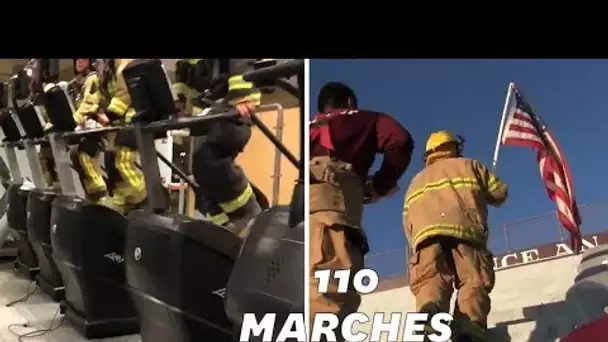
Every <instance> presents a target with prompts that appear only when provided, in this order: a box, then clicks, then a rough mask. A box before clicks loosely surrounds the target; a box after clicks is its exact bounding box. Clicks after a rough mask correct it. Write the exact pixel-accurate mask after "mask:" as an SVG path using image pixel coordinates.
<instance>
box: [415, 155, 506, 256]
mask: <svg viewBox="0 0 608 342" xmlns="http://www.w3.org/2000/svg"><path fill="white" fill-rule="evenodd" d="M496 182H500V181H499V180H498V179H497V178H496V177H495V176H493V175H491V174H490V173H489V172H488V171H487V168H486V167H485V166H483V165H482V164H481V163H479V162H477V161H475V160H472V159H468V158H446V159H441V160H437V161H436V162H434V163H433V164H431V165H428V166H427V167H426V168H424V169H423V170H422V171H421V172H420V173H418V174H417V175H416V176H415V177H414V179H413V180H412V182H411V184H410V188H409V189H408V192H407V194H406V198H405V203H404V215H405V216H406V222H407V223H406V225H407V226H406V233H407V234H408V237H409V238H410V241H411V243H412V245H413V246H417V245H418V244H419V243H420V242H422V241H424V240H425V239H427V238H429V237H432V236H437V235H442V236H452V237H456V238H460V239H464V240H468V241H471V242H473V243H476V244H482V245H485V243H486V232H487V215H488V209H487V205H488V204H490V203H489V201H488V199H489V198H492V197H493V196H491V192H492V191H490V190H494V189H493V188H494V187H496V185H495V184H496ZM500 184H502V183H500ZM490 202H492V203H494V202H495V200H492V201H490Z"/></svg>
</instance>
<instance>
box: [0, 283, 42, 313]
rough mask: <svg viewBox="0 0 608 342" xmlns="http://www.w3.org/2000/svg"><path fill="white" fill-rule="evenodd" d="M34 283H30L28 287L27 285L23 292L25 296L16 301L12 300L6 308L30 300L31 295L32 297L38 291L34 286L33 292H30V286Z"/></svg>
mask: <svg viewBox="0 0 608 342" xmlns="http://www.w3.org/2000/svg"><path fill="white" fill-rule="evenodd" d="M35 283H36V282H35V281H31V282H30V283H29V284H28V285H27V289H26V290H25V295H24V296H23V297H21V298H19V299H17V300H14V301H12V302H10V303H8V304H6V306H7V307H10V306H13V305H15V304H17V303H25V302H27V300H28V299H30V297H31V296H32V295H34V294H35V293H36V292H37V291H38V287H37V286H36V287H35V288H34V290H33V291H31V292H30V288H31V287H32V285H34V284H35Z"/></svg>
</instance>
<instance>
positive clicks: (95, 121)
mask: <svg viewBox="0 0 608 342" xmlns="http://www.w3.org/2000/svg"><path fill="white" fill-rule="evenodd" d="M74 72H75V74H76V75H75V79H74V80H73V81H72V84H74V85H75V87H74V88H75V92H76V94H75V95H76V96H75V99H74V103H75V106H74V107H75V108H76V112H75V113H74V121H75V122H76V124H77V125H78V126H80V127H85V128H94V127H96V126H98V125H99V126H100V122H101V123H104V124H105V123H107V118H106V117H103V114H102V113H100V112H99V103H100V100H101V92H100V91H99V74H98V73H97V72H96V70H95V64H94V60H93V59H88V58H78V59H74ZM104 144H105V141H104V139H103V138H102V137H101V136H88V137H84V138H83V139H82V141H81V142H80V144H78V146H77V147H76V148H72V149H71V151H70V159H71V160H72V165H73V167H74V169H75V170H76V172H77V173H78V176H79V177H80V180H81V182H82V186H83V189H84V192H85V195H86V198H87V199H88V200H89V201H92V202H97V201H101V202H105V201H108V200H109V199H108V198H106V197H107V196H108V189H107V185H106V182H105V180H104V178H103V175H102V173H101V154H102V152H103V148H104Z"/></svg>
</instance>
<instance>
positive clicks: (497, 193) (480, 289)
mask: <svg viewBox="0 0 608 342" xmlns="http://www.w3.org/2000/svg"><path fill="white" fill-rule="evenodd" d="M463 143H464V140H462V138H460V137H457V136H454V135H453V134H452V133H450V132H448V131H439V132H435V133H432V134H431V135H430V137H429V139H428V141H427V143H426V150H425V154H424V161H425V163H426V167H425V168H424V169H423V170H422V171H420V172H419V173H418V174H417V175H416V176H415V177H414V178H413V179H412V181H411V183H410V186H409V189H408V191H407V193H406V195H405V203H404V211H403V224H404V228H405V233H406V236H407V239H408V242H409V246H410V257H409V264H408V273H409V278H410V289H411V291H412V293H413V294H414V296H415V297H416V308H417V310H416V311H419V312H425V313H428V314H430V315H432V314H434V313H437V312H448V311H449V309H450V298H451V297H452V292H453V291H452V290H453V284H455V285H456V288H457V289H458V299H457V308H458V309H457V312H456V313H455V316H454V318H455V325H453V328H454V335H453V336H454V337H455V339H454V341H456V342H485V341H486V339H485V332H486V325H487V317H488V313H489V312H490V297H489V293H490V291H491V290H492V288H493V287H494V270H493V265H494V263H493V256H492V254H491V253H490V252H489V251H488V249H487V241H488V222H487V216H488V209H487V205H488V204H489V205H493V206H500V205H501V204H502V203H504V202H505V200H506V199H507V185H506V184H505V183H503V182H502V181H500V179H499V178H498V177H497V176H496V175H495V174H494V173H492V172H490V171H489V170H488V169H487V168H486V167H485V166H484V165H482V164H481V163H480V162H478V161H476V160H472V159H468V158H464V157H463V156H462V152H463V147H464V145H463ZM429 330H430V328H429Z"/></svg>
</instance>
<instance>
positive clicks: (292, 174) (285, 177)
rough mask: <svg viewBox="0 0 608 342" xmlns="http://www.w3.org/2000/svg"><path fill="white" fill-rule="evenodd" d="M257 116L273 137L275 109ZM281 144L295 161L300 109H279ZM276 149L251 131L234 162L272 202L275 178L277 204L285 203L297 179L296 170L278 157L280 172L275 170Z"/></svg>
mask: <svg viewBox="0 0 608 342" xmlns="http://www.w3.org/2000/svg"><path fill="white" fill-rule="evenodd" d="M258 117H259V118H260V119H261V120H262V122H264V123H265V124H266V126H268V128H270V129H271V130H272V132H273V133H274V134H275V135H276V134H277V128H278V127H277V121H278V118H279V113H278V111H276V110H265V111H260V112H259V113H258ZM282 135H283V138H282V141H283V143H284V144H285V145H286V146H287V148H288V149H289V150H290V151H291V152H292V153H293V154H294V155H295V156H296V157H297V158H299V151H300V140H299V137H300V109H299V108H297V107H296V108H286V109H284V110H283V133H282ZM277 153H279V154H280V152H278V151H277V149H276V147H275V146H274V145H273V144H272V142H270V140H268V138H266V136H264V134H262V132H261V131H260V130H259V129H257V128H254V129H253V132H252V136H251V140H250V141H249V144H248V145H247V147H246V148H245V151H243V153H241V154H240V155H239V157H238V159H237V163H238V164H239V165H241V167H242V168H243V169H244V171H245V174H246V175H247V177H249V180H250V181H251V182H252V183H253V184H255V185H256V186H257V187H258V188H259V189H260V190H261V191H262V192H263V193H264V195H266V197H267V198H268V201H269V202H270V203H271V204H272V203H273V200H274V198H273V181H274V179H273V176H279V177H280V178H279V180H280V183H279V184H280V186H279V196H278V198H277V199H276V201H277V203H278V204H289V202H290V200H291V195H292V193H293V188H294V185H295V182H296V180H297V178H298V170H297V169H296V168H295V167H294V166H293V165H292V164H291V163H290V162H289V161H288V160H287V158H285V157H284V156H282V154H281V164H280V169H279V170H275V156H276V155H277Z"/></svg>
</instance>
